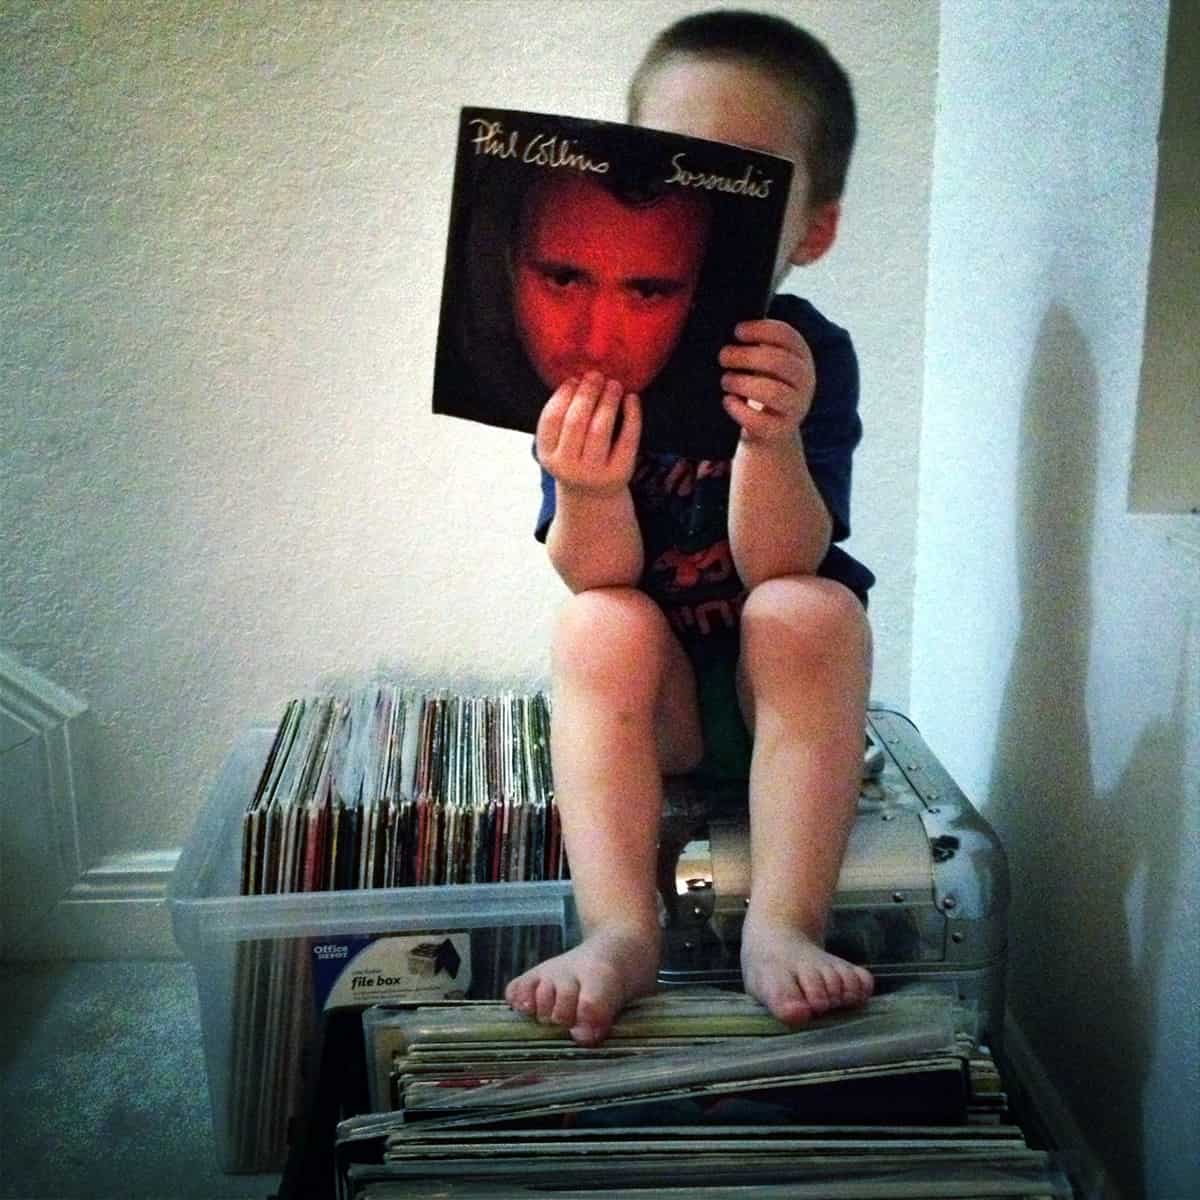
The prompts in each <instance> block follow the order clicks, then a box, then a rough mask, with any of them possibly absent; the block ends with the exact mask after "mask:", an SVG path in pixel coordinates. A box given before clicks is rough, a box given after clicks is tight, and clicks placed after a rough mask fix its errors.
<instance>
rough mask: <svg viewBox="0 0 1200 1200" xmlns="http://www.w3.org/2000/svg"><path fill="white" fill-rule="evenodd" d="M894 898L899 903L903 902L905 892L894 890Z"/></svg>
mask: <svg viewBox="0 0 1200 1200" xmlns="http://www.w3.org/2000/svg"><path fill="white" fill-rule="evenodd" d="M892 899H893V900H895V902H896V903H897V904H903V903H904V893H903V892H893V893H892Z"/></svg>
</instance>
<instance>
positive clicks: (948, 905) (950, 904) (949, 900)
mask: <svg viewBox="0 0 1200 1200" xmlns="http://www.w3.org/2000/svg"><path fill="white" fill-rule="evenodd" d="M957 904H958V901H957V900H955V898H954V897H953V896H947V897H946V898H945V899H944V900H943V901H942V907H943V908H944V909H946V910H949V909H952V908H954V907H955V906H956V905H957Z"/></svg>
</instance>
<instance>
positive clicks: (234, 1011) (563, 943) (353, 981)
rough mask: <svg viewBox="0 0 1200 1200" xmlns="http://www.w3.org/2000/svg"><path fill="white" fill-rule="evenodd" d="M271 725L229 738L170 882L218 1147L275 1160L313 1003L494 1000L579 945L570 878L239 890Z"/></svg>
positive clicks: (225, 1154)
mask: <svg viewBox="0 0 1200 1200" xmlns="http://www.w3.org/2000/svg"><path fill="white" fill-rule="evenodd" d="M273 736H274V734H273V731H272V730H270V729H256V730H251V731H250V732H248V733H247V734H246V735H244V736H243V737H242V738H241V740H240V741H239V742H238V743H237V745H236V746H235V748H234V750H233V752H232V753H231V754H230V756H229V758H228V759H227V761H226V763H225V765H224V768H223V769H222V771H221V774H220V776H219V778H218V779H217V782H216V784H215V786H214V787H213V790H212V794H211V796H210V798H209V800H208V802H207V804H206V805H205V807H204V809H203V810H202V812H201V813H200V816H199V818H198V819H197V821H196V825H195V827H194V829H193V831H192V834H191V836H190V838H189V839H188V841H187V843H186V845H185V847H184V850H183V853H182V854H181V855H180V858H179V862H178V864H177V865H176V868H175V872H174V875H173V877H172V879H171V883H170V886H169V888H168V893H167V903H168V906H169V908H170V913H171V921H172V926H173V929H174V934H175V940H176V942H177V943H178V944H179V947H180V950H181V951H182V952H183V954H184V955H185V956H186V958H187V959H188V960H189V961H190V963H191V964H192V967H193V968H194V970H195V972H196V986H197V990H198V992H199V998H200V1019H201V1026H202V1034H203V1039H204V1055H205V1063H206V1066H207V1071H208V1084H209V1094H210V1098H211V1103H212V1113H213V1126H214V1132H215V1137H216V1145H217V1153H218V1156H219V1158H220V1161H221V1165H222V1167H223V1168H224V1169H225V1170H226V1171H278V1170H279V1169H281V1167H282V1166H283V1163H284V1161H285V1159H286V1157H287V1149H288V1147H287V1132H288V1122H289V1118H290V1117H291V1116H292V1115H294V1114H295V1113H296V1112H297V1111H298V1108H299V1104H300V1101H301V1097H302V1095H303V1087H304V1080H305V1066H306V1064H305V1062H304V1055H305V1049H306V1047H307V1046H309V1045H310V1043H311V1040H312V1035H313V1033H314V1032H315V1030H316V1027H317V1022H318V1019H319V1015H320V1011H321V1009H322V1008H323V1007H324V1006H325V1005H326V1003H327V1001H328V1002H329V1003H331V1004H340V1003H348V1004H362V1005H366V1004H370V1003H375V1002H376V1001H378V1000H384V999H395V998H399V997H413V996H416V997H420V996H427V997H429V998H435V997H436V998H440V997H443V996H447V995H465V996H466V997H468V998H471V999H496V998H498V997H499V996H500V995H501V994H502V992H503V988H504V985H505V984H506V983H507V982H508V980H509V979H511V978H513V977H514V976H515V975H517V974H519V973H520V972H522V971H524V970H526V969H527V968H528V967H530V966H533V965H534V964H536V963H537V962H539V961H541V960H542V959H543V958H545V957H547V956H548V955H550V954H554V953H557V952H559V951H560V950H561V949H563V948H565V947H567V946H569V945H572V944H574V942H575V941H576V940H577V938H578V935H577V932H576V924H575V918H574V909H573V905H572V903H571V884H570V882H569V881H555V882H547V883H500V884H463V885H451V886H440V887H407V888H386V889H374V890H361V891H339V892H300V893H288V894H282V895H268V896H243V895H241V894H240V880H241V846H242V817H243V814H244V812H245V809H246V805H247V803H248V802H249V800H250V798H251V796H252V795H253V793H254V789H255V786H256V784H257V782H258V778H259V776H260V774H261V773H262V769H263V765H264V763H265V761H266V758H267V755H268V753H269V751H270V748H271V742H272V738H273Z"/></svg>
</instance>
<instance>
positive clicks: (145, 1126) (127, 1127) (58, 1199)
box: [0, 962, 279, 1200]
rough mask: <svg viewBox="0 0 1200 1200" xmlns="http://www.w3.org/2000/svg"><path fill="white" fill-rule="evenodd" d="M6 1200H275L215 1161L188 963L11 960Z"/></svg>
mask: <svg viewBox="0 0 1200 1200" xmlns="http://www.w3.org/2000/svg"><path fill="white" fill-rule="evenodd" d="M0 1072H2V1076H0V1200H250V1198H254V1200H266V1198H267V1197H268V1196H270V1195H271V1194H272V1193H273V1192H274V1191H275V1189H276V1187H277V1186H278V1182H279V1181H278V1177H277V1176H272V1175H225V1174H223V1173H222V1172H221V1170H220V1168H219V1167H218V1165H217V1161H216V1157H215V1153H214V1149H213V1136H212V1128H211V1124H210V1116H209V1106H208V1085H207V1082H206V1079H205V1073H204V1054H203V1050H202V1048H201V1043H200V1016H199V1005H198V1003H197V999H196V985H195V980H194V976H193V974H192V969H191V967H190V966H189V965H188V964H187V963H185V962H77V963H0Z"/></svg>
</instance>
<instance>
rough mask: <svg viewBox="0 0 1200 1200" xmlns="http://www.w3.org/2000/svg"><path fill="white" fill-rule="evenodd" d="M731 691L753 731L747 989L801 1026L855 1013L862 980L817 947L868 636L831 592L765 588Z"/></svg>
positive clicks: (756, 598)
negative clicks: (836, 1013)
mask: <svg viewBox="0 0 1200 1200" xmlns="http://www.w3.org/2000/svg"><path fill="white" fill-rule="evenodd" d="M741 630H742V655H741V660H740V662H739V680H738V682H739V688H740V692H741V699H742V705H743V708H744V710H745V711H746V719H747V722H748V723H749V724H750V727H751V729H752V730H753V732H754V757H753V760H752V764H751V769H750V846H751V864H752V886H751V898H750V907H749V910H748V912H747V914H746V923H745V927H744V930H743V933H742V978H743V982H744V984H745V987H746V990H747V991H748V992H749V993H751V994H752V995H753V996H755V997H757V998H758V999H759V1000H760V1001H761V1002H762V1003H763V1004H765V1005H766V1006H767V1007H768V1008H769V1009H770V1010H771V1012H772V1013H774V1014H775V1016H777V1017H778V1018H779V1019H780V1020H782V1021H785V1022H787V1023H788V1024H793V1025H794V1024H800V1023H802V1022H804V1021H807V1020H809V1019H810V1018H812V1017H814V1016H817V1015H819V1014H821V1013H823V1012H826V1011H828V1010H829V1009H833V1008H842V1007H849V1006H852V1005H856V1004H860V1003H862V1002H863V1001H864V1000H865V999H866V998H867V997H868V996H870V994H871V992H872V990H873V989H874V981H873V979H872V977H871V975H870V973H869V972H867V971H866V970H864V969H863V968H862V967H858V966H854V965H852V964H851V963H848V962H846V961H845V960H843V959H841V958H838V957H837V956H836V955H832V954H828V953H826V951H825V950H824V948H823V939H824V932H825V920H826V917H827V915H828V913H829V907H830V904H831V902H832V900H833V893H834V889H835V887H836V886H837V879H838V874H839V872H840V870H841V863H842V858H843V856H844V854H845V850H846V841H847V838H848V837H849V834H850V828H851V826H852V824H853V822H854V816H855V811H856V808H857V801H858V790H859V777H860V774H861V770H862V755H863V734H864V717H865V712H866V703H867V693H868V689H869V685H870V656H871V638H870V627H869V626H868V624H867V621H866V615H865V614H864V612H863V610H862V606H861V605H860V604H859V602H858V600H857V599H856V598H855V597H854V595H853V594H852V593H851V592H850V591H848V590H847V589H846V588H843V587H842V586H841V585H840V584H837V583H833V582H831V581H829V580H824V579H819V578H814V577H801V576H796V577H787V578H782V579H774V580H770V581H768V582H766V583H763V584H760V585H759V586H758V587H757V588H755V589H754V590H753V591H752V592H751V594H750V596H749V598H748V599H747V601H746V606H745V608H744V609H743V612H742V621H741Z"/></svg>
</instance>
